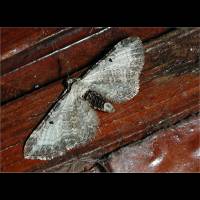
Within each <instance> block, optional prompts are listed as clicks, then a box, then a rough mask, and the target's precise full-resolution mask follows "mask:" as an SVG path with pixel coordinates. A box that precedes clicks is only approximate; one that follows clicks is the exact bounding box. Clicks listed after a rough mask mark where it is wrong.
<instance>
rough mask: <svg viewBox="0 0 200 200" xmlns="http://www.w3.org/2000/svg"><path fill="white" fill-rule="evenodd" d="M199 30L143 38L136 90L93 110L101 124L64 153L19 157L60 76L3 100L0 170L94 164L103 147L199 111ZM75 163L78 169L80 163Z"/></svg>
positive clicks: (64, 168) (59, 88) (54, 95)
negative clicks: (109, 107) (111, 106)
mask: <svg viewBox="0 0 200 200" xmlns="http://www.w3.org/2000/svg"><path fill="white" fill-rule="evenodd" d="M199 34H200V29H198V28H196V29H180V30H176V31H172V32H170V33H168V34H165V35H163V36H162V37H160V38H156V39H155V40H152V41H150V42H147V43H146V44H145V66H144V69H143V72H142V75H141V88H140V92H139V94H138V95H137V96H136V97H135V98H134V99H132V100H131V101H129V102H127V103H124V104H116V105H115V108H116V112H115V113H113V114H107V113H102V112H98V116H99V118H100V122H101V124H100V127H99V130H98V132H97V135H96V137H95V139H94V140H93V141H92V142H90V143H89V144H88V145H85V146H80V147H79V148H76V149H74V150H72V151H69V152H67V153H66V155H65V156H63V157H60V158H57V159H54V160H52V161H37V160H25V159H23V145H24V143H25V140H26V138H27V137H28V136H29V135H30V134H31V132H32V131H33V130H34V128H35V127H36V125H37V124H38V123H39V122H40V121H41V119H42V117H43V116H44V115H45V114H46V113H47V111H48V109H49V108H50V106H51V105H52V101H55V100H56V99H57V98H58V96H59V95H60V94H61V92H62V91H63V86H62V84H61V80H59V81H56V82H54V83H52V84H48V85H47V86H45V87H43V88H40V89H38V90H36V91H34V92H32V93H30V94H28V95H25V96H23V97H21V98H18V99H16V100H14V101H11V102H8V103H7V104H5V105H4V106H2V109H1V124H2V126H1V155H0V157H1V158H2V164H1V170H2V171H70V170H71V169H72V168H71V166H72V165H74V163H75V162H76V163H78V161H79V160H81V159H82V158H84V160H85V157H86V158H87V157H89V158H91V159H90V160H91V162H89V164H90V165H93V164H94V163H95V159H98V158H99V157H100V156H102V155H104V154H105V153H108V152H111V151H113V150H115V149H116V148H119V147H120V146H122V145H125V144H128V143H130V142H133V141H136V140H138V139H141V138H143V137H145V136H146V135H148V134H151V133H152V132H154V131H156V130H158V129H160V128H162V127H167V126H169V125H171V124H174V123H176V122H177V121H180V120H181V119H183V118H185V117H186V116H188V115H191V113H196V112H198V111H199V46H200V40H199ZM93 42H94V41H93ZM97 43H98V42H97ZM39 114H40V115H39ZM71 163H72V164H71ZM80 163H81V164H80ZM80 163H78V164H76V166H77V167H76V169H77V170H78V169H81V170H82V169H83V168H84V165H83V164H82V162H80ZM79 165H80V166H79Z"/></svg>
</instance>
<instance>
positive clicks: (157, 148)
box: [107, 116, 200, 172]
mask: <svg viewBox="0 0 200 200" xmlns="http://www.w3.org/2000/svg"><path fill="white" fill-rule="evenodd" d="M199 124H200V117H199V116H195V117H191V118H190V119H187V120H185V121H181V122H180V123H178V124H176V125H175V126H172V127H170V128H168V129H166V130H162V131H159V132H156V133H154V134H152V135H151V136H148V137H147V138H145V139H143V140H141V141H138V142H136V143H133V144H131V145H128V146H126V147H123V148H121V149H120V150H118V151H116V152H114V153H111V155H109V159H108V161H107V162H108V164H109V169H111V171H112V172H200V161H199V156H200V155H199V153H200V151H199V150H200V142H199V141H200V127H199Z"/></svg>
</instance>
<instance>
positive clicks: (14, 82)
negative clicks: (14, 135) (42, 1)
mask: <svg viewBox="0 0 200 200" xmlns="http://www.w3.org/2000/svg"><path fill="white" fill-rule="evenodd" d="M164 31H166V29H164V28H156V29H155V28H107V29H104V30H102V31H100V32H98V33H97V34H93V35H91V36H90V37H88V38H84V39H82V40H80V41H77V43H73V44H70V45H67V46H66V47H64V48H63V49H60V50H59V51H56V52H54V53H52V54H50V55H48V56H45V57H43V58H41V59H39V60H36V61H35V62H32V63H28V64H26V65H24V66H22V67H21V68H18V69H17V70H16V71H11V72H10V73H7V74H4V75H3V76H2V77H1V80H0V84H1V88H2V99H1V101H2V103H3V102H7V101H9V100H12V99H15V98H17V97H19V96H22V95H24V94H26V93H28V92H31V91H33V90H34V89H35V86H36V85H37V86H39V87H42V86H44V85H46V84H48V83H50V82H52V81H55V80H58V79H61V78H63V77H64V76H66V75H70V74H72V73H74V72H75V71H77V70H80V69H82V68H84V67H86V66H87V65H91V63H92V62H94V60H97V59H99V56H100V54H102V52H103V51H105V49H106V48H108V47H110V46H113V44H114V43H116V42H117V41H119V40H120V39H122V38H125V37H127V36H130V35H138V36H140V37H141V38H142V39H143V40H145V39H149V38H151V37H153V36H156V35H158V34H160V33H163V32H164ZM65 39H66V38H65ZM87 67H88V66H87Z"/></svg>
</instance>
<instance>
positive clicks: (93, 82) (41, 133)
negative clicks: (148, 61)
mask: <svg viewBox="0 0 200 200" xmlns="http://www.w3.org/2000/svg"><path fill="white" fill-rule="evenodd" d="M143 65H144V49H143V45H142V41H141V40H140V38H139V37H128V38H126V39H123V40H121V41H120V42H118V43H117V44H116V45H115V46H114V48H113V49H112V50H110V51H109V52H108V53H107V54H106V56H105V57H104V58H103V59H101V60H99V61H98V62H97V63H96V64H95V65H93V66H92V67H91V69H90V70H89V71H88V72H86V73H85V75H84V76H83V77H82V78H77V79H68V80H67V81H66V83H67V88H66V90H64V92H63V94H62V98H61V99H60V100H59V101H58V102H57V103H56V104H55V106H54V108H53V109H52V110H51V111H50V112H49V113H48V115H47V116H46V117H45V118H44V119H43V121H42V122H41V123H40V124H39V126H38V127H37V128H36V129H35V130H34V131H33V133H32V134H31V135H30V137H29V138H28V140H27V141H26V144H25V147H24V157H25V158H26V159H39V160H51V159H53V158H55V157H58V156H62V155H64V154H66V152H67V150H71V149H73V148H74V147H77V146H79V145H84V144H86V143H88V142H89V141H90V140H91V139H92V138H94V136H95V133H96V131H97V128H98V126H99V119H98V116H97V114H96V111H95V110H99V111H103V112H107V113H111V114H112V112H115V108H114V106H113V103H122V102H126V101H128V100H130V99H132V98H133V97H134V96H135V95H136V94H137V93H138V91H139V77H140V73H141V70H142V68H143Z"/></svg>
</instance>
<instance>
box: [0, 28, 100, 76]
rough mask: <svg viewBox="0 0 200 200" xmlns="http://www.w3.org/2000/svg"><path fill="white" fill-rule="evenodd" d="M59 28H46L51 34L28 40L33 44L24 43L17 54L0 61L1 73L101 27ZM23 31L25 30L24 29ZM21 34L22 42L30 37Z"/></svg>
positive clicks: (68, 43) (94, 31)
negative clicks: (55, 30)
mask: <svg viewBox="0 0 200 200" xmlns="http://www.w3.org/2000/svg"><path fill="white" fill-rule="evenodd" d="M52 29H53V30H54V29H55V28H52ZM60 29H61V28H59V29H58V30H57V32H53V31H52V30H51V28H48V30H49V31H51V32H52V33H51V35H48V36H47V37H46V35H44V36H43V38H42V36H41V38H40V40H39V41H35V42H34V43H33V41H30V42H32V43H33V44H32V43H31V44H29V43H27V44H24V45H23V47H24V46H26V47H27V48H26V49H21V52H18V53H17V54H14V55H12V56H10V57H8V58H7V59H4V60H3V61H2V63H1V73H2V74H5V73H8V72H10V71H12V70H14V69H16V68H19V67H21V66H23V65H25V64H27V63H29V62H31V61H34V60H37V59H39V58H41V57H42V56H45V55H47V54H49V53H52V52H54V51H56V50H58V49H60V48H62V47H64V46H66V45H70V44H72V43H74V42H76V41H77V40H80V39H82V38H84V37H86V36H89V35H91V34H94V33H96V32H98V31H100V30H101V29H103V28H95V27H88V28H87V27H85V28H62V29H61V30H60ZM14 30H15V31H19V32H20V33H21V29H14ZM41 30H43V29H41ZM44 30H45V29H44ZM24 31H25V32H26V29H25V30H24ZM11 32H12V31H11ZM45 32H46V31H45ZM33 33H34V32H33ZM4 35H5V34H3V35H2V37H4ZM9 36H10V35H9ZM22 36H23V37H25V38H24V42H27V41H26V40H25V39H26V38H30V37H31V35H30V36H29V35H23V34H22ZM13 37H14V36H13ZM31 39H34V38H31ZM36 39H38V38H36ZM5 45H6V44H5ZM16 45H17V44H16ZM14 47H15V46H14ZM15 48H16V47H15ZM14 50H15V49H14ZM14 50H12V51H14Z"/></svg>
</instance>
